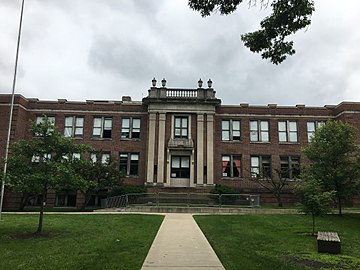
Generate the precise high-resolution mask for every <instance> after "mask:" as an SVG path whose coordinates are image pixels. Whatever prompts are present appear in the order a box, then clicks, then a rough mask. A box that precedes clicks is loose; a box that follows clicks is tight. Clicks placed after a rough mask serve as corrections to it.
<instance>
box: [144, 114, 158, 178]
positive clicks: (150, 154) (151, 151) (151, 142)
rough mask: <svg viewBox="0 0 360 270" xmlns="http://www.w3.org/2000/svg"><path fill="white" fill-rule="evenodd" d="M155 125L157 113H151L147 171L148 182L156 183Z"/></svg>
mask: <svg viewBox="0 0 360 270" xmlns="http://www.w3.org/2000/svg"><path fill="white" fill-rule="evenodd" d="M155 126H156V114H155V113H150V114H149V134H148V146H147V147H148V149H147V150H148V151H147V154H148V156H147V173H146V182H147V183H149V184H150V183H151V184H152V183H154V160H155Z"/></svg>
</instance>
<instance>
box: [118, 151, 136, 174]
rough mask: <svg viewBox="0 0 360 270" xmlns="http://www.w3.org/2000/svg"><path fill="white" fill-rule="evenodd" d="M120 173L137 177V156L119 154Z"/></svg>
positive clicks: (134, 154)
mask: <svg viewBox="0 0 360 270" xmlns="http://www.w3.org/2000/svg"><path fill="white" fill-rule="evenodd" d="M119 169H120V171H122V172H123V173H125V174H126V175H133V176H136V175H139V154H138V153H120V167H119Z"/></svg>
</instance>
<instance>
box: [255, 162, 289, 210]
mask: <svg viewBox="0 0 360 270" xmlns="http://www.w3.org/2000/svg"><path fill="white" fill-rule="evenodd" d="M294 169H295V168H294ZM294 169H292V170H294ZM286 175H287V173H286V172H284V171H281V170H278V169H274V172H273V173H270V168H262V170H261V173H260V172H259V173H254V172H252V173H251V178H250V179H251V181H253V182H255V183H257V184H258V185H260V186H261V187H263V188H265V189H266V190H268V191H269V192H271V193H272V194H273V195H274V197H275V198H276V200H277V203H278V206H279V207H283V202H282V194H283V190H284V188H285V187H286V186H288V185H289V182H290V181H291V180H293V179H290V178H289V177H287V176H286Z"/></svg>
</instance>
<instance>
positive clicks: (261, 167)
mask: <svg viewBox="0 0 360 270" xmlns="http://www.w3.org/2000/svg"><path fill="white" fill-rule="evenodd" d="M250 161H251V168H250V171H251V177H253V178H258V179H266V178H271V157H270V156H251V160H250Z"/></svg>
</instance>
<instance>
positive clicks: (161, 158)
mask: <svg viewBox="0 0 360 270" xmlns="http://www.w3.org/2000/svg"><path fill="white" fill-rule="evenodd" d="M165 121H166V114H165V113H160V114H159V140H158V164H157V167H158V173H157V177H158V178H157V179H158V183H164V182H165V179H164V171H165V153H164V151H165V143H166V142H165Z"/></svg>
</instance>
